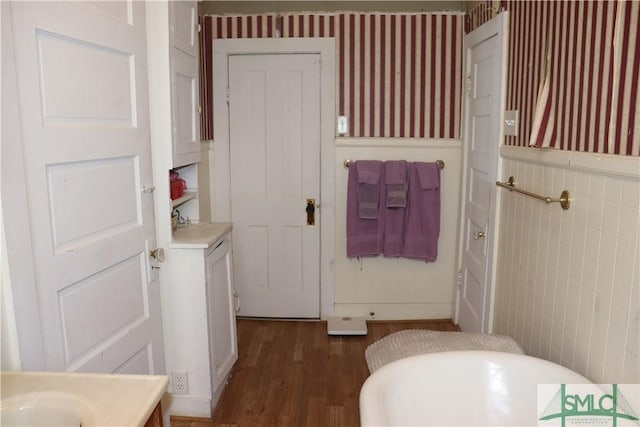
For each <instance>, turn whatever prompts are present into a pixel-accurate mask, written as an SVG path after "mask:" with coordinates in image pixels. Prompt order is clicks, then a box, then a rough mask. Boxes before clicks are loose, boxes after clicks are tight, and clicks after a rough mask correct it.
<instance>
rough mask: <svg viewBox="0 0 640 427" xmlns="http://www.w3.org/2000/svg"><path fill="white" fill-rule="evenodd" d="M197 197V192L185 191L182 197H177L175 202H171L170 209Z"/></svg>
mask: <svg viewBox="0 0 640 427" xmlns="http://www.w3.org/2000/svg"><path fill="white" fill-rule="evenodd" d="M197 196H198V192H197V191H186V192H185V193H184V194H183V195H182V197H178V198H177V199H175V200H172V201H171V209H175V208H177V207H178V206H180V205H182V204H184V203H186V202H188V201H189V200H193V199H195V198H196V197H197Z"/></svg>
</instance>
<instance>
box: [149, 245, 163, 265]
mask: <svg viewBox="0 0 640 427" xmlns="http://www.w3.org/2000/svg"><path fill="white" fill-rule="evenodd" d="M149 256H150V257H151V258H155V259H156V261H158V262H163V261H164V249H162V248H157V249H151V250H150V251H149Z"/></svg>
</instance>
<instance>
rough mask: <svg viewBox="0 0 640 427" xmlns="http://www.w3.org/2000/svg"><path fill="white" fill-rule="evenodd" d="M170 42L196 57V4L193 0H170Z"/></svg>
mask: <svg viewBox="0 0 640 427" xmlns="http://www.w3.org/2000/svg"><path fill="white" fill-rule="evenodd" d="M169 8H170V14H171V44H172V45H173V46H174V47H176V48H178V49H180V50H182V51H183V52H184V53H186V54H187V55H189V56H191V57H193V58H197V57H198V22H197V19H198V5H197V2H195V1H172V2H170V3H169Z"/></svg>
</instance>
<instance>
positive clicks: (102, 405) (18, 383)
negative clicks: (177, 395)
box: [0, 372, 169, 426]
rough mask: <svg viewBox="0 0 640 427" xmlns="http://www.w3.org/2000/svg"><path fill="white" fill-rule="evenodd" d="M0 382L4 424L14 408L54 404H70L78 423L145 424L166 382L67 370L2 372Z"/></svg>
mask: <svg viewBox="0 0 640 427" xmlns="http://www.w3.org/2000/svg"><path fill="white" fill-rule="evenodd" d="M0 380H1V390H0V391H1V396H2V398H1V400H0V411H1V412H0V415H2V417H3V418H5V420H3V424H4V421H7V419H8V418H9V417H11V416H12V414H11V412H12V411H13V413H14V414H15V413H16V411H15V409H16V407H17V408H19V410H24V408H25V407H32V408H35V410H42V411H43V414H46V411H47V410H50V408H51V407H53V408H55V411H58V413H59V411H61V410H63V408H69V409H68V410H69V411H72V412H73V413H74V414H78V416H79V417H80V421H81V423H82V425H83V426H144V424H145V422H146V421H147V419H148V418H149V416H150V415H151V413H152V412H153V410H154V409H155V407H156V405H157V404H158V402H160V399H161V398H162V396H163V395H164V393H165V391H166V390H167V386H168V384H169V378H168V377H166V376H164V375H117V374H90V373H72V372H2V373H1V376H0ZM13 416H14V418H15V415H13ZM18 421H19V419H18ZM51 421H52V420H51Z"/></svg>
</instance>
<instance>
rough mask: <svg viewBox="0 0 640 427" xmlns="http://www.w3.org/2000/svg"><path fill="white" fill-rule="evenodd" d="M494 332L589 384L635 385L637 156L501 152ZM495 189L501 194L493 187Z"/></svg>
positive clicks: (639, 281)
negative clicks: (565, 200)
mask: <svg viewBox="0 0 640 427" xmlns="http://www.w3.org/2000/svg"><path fill="white" fill-rule="evenodd" d="M501 153H502V155H503V158H505V159H504V164H503V166H504V168H503V179H504V180H506V179H507V178H508V177H509V176H510V175H513V176H515V178H516V180H517V182H518V185H519V186H520V187H522V188H524V189H527V190H531V191H535V192H537V193H540V194H545V195H550V196H552V197H559V195H560V192H561V191H562V190H564V189H566V190H568V191H569V192H570V193H571V198H572V203H571V207H570V209H569V210H567V211H563V210H562V209H561V208H560V206H559V204H553V205H550V206H546V205H545V204H544V203H542V202H539V201H536V200H534V199H531V198H528V197H524V196H522V195H519V194H516V193H508V192H507V194H504V193H503V195H502V204H501V206H500V209H501V213H500V215H501V232H500V244H499V253H498V270H497V284H496V299H495V303H496V304H495V318H494V319H495V323H494V328H495V329H494V331H495V333H498V334H506V335H510V336H511V337H513V338H514V339H515V340H516V341H518V342H519V343H520V344H521V345H522V347H523V348H524V350H525V352H526V353H527V354H530V355H533V356H537V357H541V358H544V359H549V360H551V361H552V362H555V363H560V364H562V365H564V366H567V367H569V368H571V369H573V370H575V371H577V372H579V373H580V374H582V375H585V376H586V377H588V378H589V379H590V380H592V381H594V382H597V383H640V344H639V340H640V237H639V233H640V159H638V158H628V157H623V156H606V155H604V156H603V155H597V154H583V153H567V152H558V151H547V150H545V151H540V150H532V149H527V148H515V147H503V148H502V149H501ZM501 191H507V190H502V189H501Z"/></svg>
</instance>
